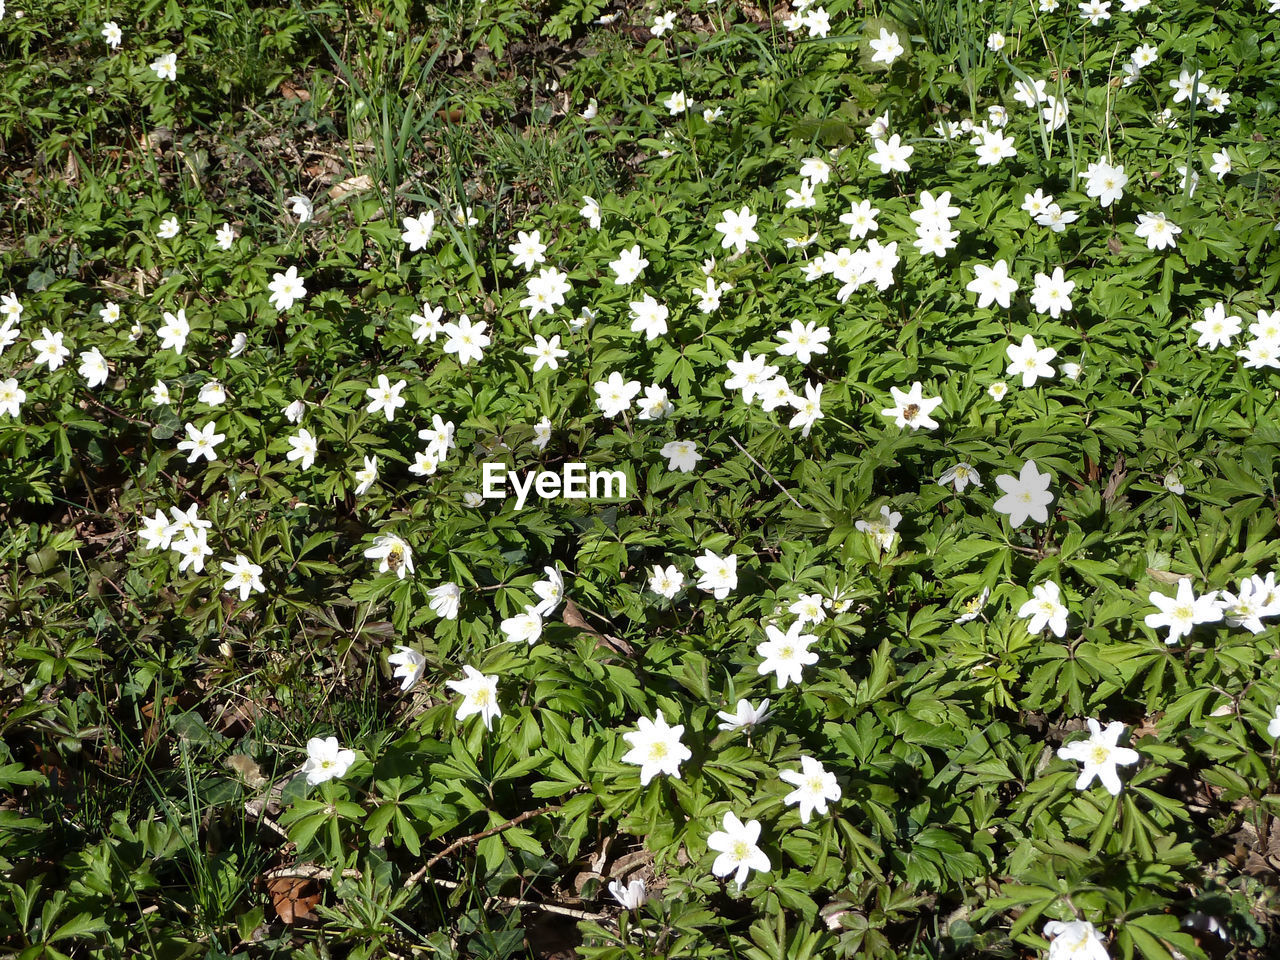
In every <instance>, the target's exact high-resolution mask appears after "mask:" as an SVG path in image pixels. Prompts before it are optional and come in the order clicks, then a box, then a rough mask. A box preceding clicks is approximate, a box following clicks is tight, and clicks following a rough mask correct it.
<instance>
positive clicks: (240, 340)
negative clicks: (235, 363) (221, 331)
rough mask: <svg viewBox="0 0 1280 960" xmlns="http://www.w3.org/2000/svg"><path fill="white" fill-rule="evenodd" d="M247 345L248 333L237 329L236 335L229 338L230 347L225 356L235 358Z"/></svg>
mask: <svg viewBox="0 0 1280 960" xmlns="http://www.w3.org/2000/svg"><path fill="white" fill-rule="evenodd" d="M248 346H249V335H248V334H247V333H245V332H244V331H243V330H240V331H237V333H236V335H235V336H234V337H232V338H231V349H230V350H228V351H227V356H228V357H231V358H232V359H235V358H236V357H238V356H240V354H242V353H244V352H245V350H246V349H248Z"/></svg>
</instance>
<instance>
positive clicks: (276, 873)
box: [262, 811, 610, 921]
mask: <svg viewBox="0 0 1280 960" xmlns="http://www.w3.org/2000/svg"><path fill="white" fill-rule="evenodd" d="M531 812H536V811H531ZM503 826H504V827H505V826H508V824H503ZM464 839H467V840H469V839H471V838H470V837H466V838H464ZM262 876H263V878H264V879H266V880H331V879H333V876H334V872H333V871H332V870H330V869H328V868H327V867H318V866H316V865H315V864H314V863H299V864H295V865H294V866H292V867H277V868H276V869H274V870H268V871H267V872H266V873H264V874H263V875H262ZM340 876H341V877H343V878H344V879H351V880H359V879H360V878H361V877H362V876H363V874H362V873H361V872H360V871H359V870H356V869H353V868H351V867H348V868H347V869H346V870H343V871H342V872H341V874H340ZM428 880H429V882H430V883H432V884H434V885H435V886H437V887H444V888H445V889H446V890H457V889H458V888H459V887H461V886H462V884H461V883H458V882H457V881H455V880H442V879H439V878H437V877H430V878H428ZM406 886H408V884H406ZM491 903H501V904H504V905H506V906H508V907H527V908H529V909H530V910H541V911H543V912H544V913H557V914H560V916H563V917H573V918H574V919H575V920H596V921H601V920H608V919H609V917H610V915H609V914H607V913H592V912H591V911H589V910H578V909H575V908H574V907H562V906H560V905H559V904H557V903H540V902H538V901H537V900H522V899H520V898H519V897H500V896H496V895H495V896H491V897H489V898H488V899H487V900H486V901H485V904H486V907H487V906H488V904H491Z"/></svg>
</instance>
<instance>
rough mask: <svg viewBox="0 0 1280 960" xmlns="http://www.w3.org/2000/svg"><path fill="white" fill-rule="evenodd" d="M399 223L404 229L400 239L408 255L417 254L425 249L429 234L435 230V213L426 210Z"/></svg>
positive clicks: (429, 237) (429, 238)
mask: <svg viewBox="0 0 1280 960" xmlns="http://www.w3.org/2000/svg"><path fill="white" fill-rule="evenodd" d="M400 223H401V225H402V226H403V227H404V232H403V233H401V234H400V239H401V240H403V241H404V242H405V243H406V244H407V245H408V247H409V252H410V253H417V252H418V251H419V250H422V249H425V248H426V246H427V244H428V243H429V242H430V240H431V234H432V233H433V232H434V231H435V228H436V212H435V211H434V210H427V211H426V212H425V213H420V214H418V215H417V216H416V217H404V218H402V219H401V221H400Z"/></svg>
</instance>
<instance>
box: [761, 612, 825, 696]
mask: <svg viewBox="0 0 1280 960" xmlns="http://www.w3.org/2000/svg"><path fill="white" fill-rule="evenodd" d="M803 627H804V624H803V623H801V622H800V621H799V620H797V621H796V622H795V623H793V624H791V626H790V627H789V628H788V629H787V632H786V633H783V632H782V631H781V630H779V629H778V628H777V627H775V626H774V625H773V624H769V625H768V626H766V627H765V628H764V632H765V636H766V637H767V638H768V639H766V640H764V641H762V642H761V643H760V645H759V646H757V647H756V656H758V657H761V658H762V660H761V662H760V663H759V664H758V665H757V666H756V673H758V674H760V675H761V676H764V675H765V674H767V673H773V674H775V675H776V679H777V683H778V689H782V688H784V687H785V686H786V685H787V683H789V682H793V683H797V684H798V683H799V682H800V672H801V671H802V670H803V669H804V668H805V667H807V666H811V665H812V664H815V663H817V662H818V655H817V654H816V653H813V652H811V651H810V650H809V645H810V644H813V643H817V642H818V638H817V636H815V635H814V634H812V633H801V632H800V631H801V630H802V629H803Z"/></svg>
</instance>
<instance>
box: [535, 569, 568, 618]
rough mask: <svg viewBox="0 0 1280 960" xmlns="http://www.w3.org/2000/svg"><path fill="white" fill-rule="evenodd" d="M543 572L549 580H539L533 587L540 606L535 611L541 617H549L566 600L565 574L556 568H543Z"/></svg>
mask: <svg viewBox="0 0 1280 960" xmlns="http://www.w3.org/2000/svg"><path fill="white" fill-rule="evenodd" d="M542 572H543V573H545V574H546V575H547V579H545V580H539V581H538V582H537V583H535V584H534V585H533V592H534V593H535V594H536V595H537V597H538V605H537V606H536V607H534V610H535V611H537V614H538V616H540V617H549V616H551V614H552V613H554V612H555V609H556V607H558V606H560V601H561V600H563V599H564V574H562V573H561V572H560V571H559V570H557V569H556V568H555V567H543V568H542Z"/></svg>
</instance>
